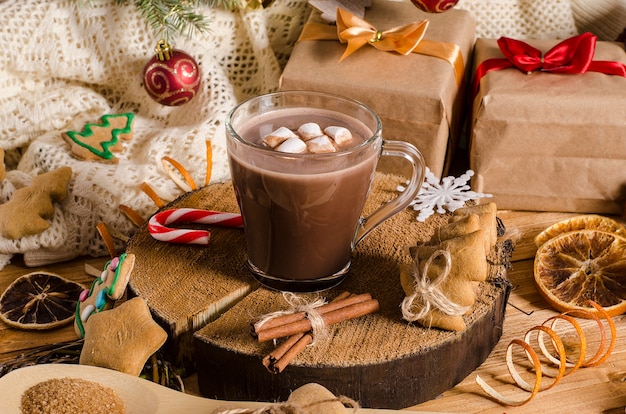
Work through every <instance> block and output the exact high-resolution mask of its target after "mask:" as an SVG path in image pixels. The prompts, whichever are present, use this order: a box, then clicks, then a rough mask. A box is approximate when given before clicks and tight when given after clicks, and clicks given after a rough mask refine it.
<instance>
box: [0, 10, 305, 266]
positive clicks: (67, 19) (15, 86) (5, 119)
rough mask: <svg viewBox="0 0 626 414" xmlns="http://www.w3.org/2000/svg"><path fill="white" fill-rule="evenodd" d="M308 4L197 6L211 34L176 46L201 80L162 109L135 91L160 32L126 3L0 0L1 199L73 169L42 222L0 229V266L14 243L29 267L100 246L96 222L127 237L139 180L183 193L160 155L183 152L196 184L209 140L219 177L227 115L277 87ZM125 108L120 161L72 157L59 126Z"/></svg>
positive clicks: (138, 201)
mask: <svg viewBox="0 0 626 414" xmlns="http://www.w3.org/2000/svg"><path fill="white" fill-rule="evenodd" d="M129 3H132V2H129ZM308 11H309V8H308V6H307V4H306V1H305V0H276V1H275V2H274V3H273V4H272V5H271V6H270V7H268V8H267V9H265V10H259V11H247V12H243V11H242V12H227V11H224V10H216V9H211V8H207V9H205V10H202V13H203V14H204V15H205V16H207V17H208V19H209V21H210V25H211V26H210V27H211V32H210V33H209V35H208V36H204V37H203V36H201V35H196V36H194V38H193V39H185V38H180V39H178V41H177V42H176V44H175V45H172V46H174V47H176V48H178V49H181V50H184V51H186V52H187V53H189V54H190V55H192V56H193V57H195V59H196V60H197V62H198V64H199V65H200V68H201V71H202V85H201V90H200V91H199V94H198V95H197V96H196V97H195V98H194V99H193V100H192V101H191V102H189V103H187V104H185V105H182V106H180V107H167V106H162V105H160V104H158V103H156V102H154V101H152V100H151V98H150V97H149V96H148V95H147V93H146V92H145V91H144V89H143V86H142V80H143V79H142V74H143V67H144V65H145V64H146V62H147V61H148V60H149V59H150V58H151V57H152V56H154V47H155V45H156V42H157V40H158V39H156V38H155V37H154V35H153V33H152V32H151V30H150V29H149V28H148V27H147V24H146V21H145V19H144V18H142V17H141V16H140V14H139V13H138V11H137V10H136V8H134V7H133V6H125V7H122V6H118V5H117V4H116V2H115V1H114V0H98V1H91V2H85V1H78V0H55V1H41V0H20V1H6V2H0V16H2V24H1V25H0V44H1V45H2V48H3V53H4V57H3V59H0V62H1V63H0V137H1V140H0V146H1V147H2V148H4V149H5V150H7V156H6V158H5V164H6V165H7V170H8V173H7V175H6V177H5V179H4V180H2V181H1V182H0V203H4V202H6V201H7V200H8V199H9V198H10V197H11V195H12V194H13V191H15V189H17V188H20V187H23V186H26V185H28V184H29V183H30V180H31V178H32V176H35V175H37V174H41V173H43V172H46V171H51V170H54V169H56V168H58V167H61V166H66V165H68V166H70V167H71V168H72V170H73V178H72V180H71V184H70V189H69V195H68V197H67V198H66V199H65V201H63V202H62V203H61V204H60V205H58V206H57V207H56V212H55V215H54V218H53V220H52V226H51V227H50V228H49V229H48V230H46V231H45V232H43V233H41V234H38V235H35V236H28V237H23V238H21V239H18V240H9V239H4V238H2V237H0V269H1V268H2V267H4V266H5V265H6V264H7V263H9V261H10V259H11V257H12V255H13V254H15V253H24V259H25V262H26V264H27V265H31V266H37V265H41V264H45V263H49V262H58V261H62V260H66V259H70V258H73V257H76V256H78V255H106V254H107V250H106V248H105V245H104V243H103V241H102V239H101V237H100V236H99V235H98V232H97V230H96V225H97V224H98V223H99V222H104V223H105V224H106V225H107V226H108V227H109V228H110V229H111V230H112V231H113V232H119V233H121V234H125V235H131V234H132V233H133V232H134V231H136V227H135V226H134V225H133V224H132V223H131V221H130V220H129V219H128V218H127V217H126V216H125V215H124V214H122V213H121V212H120V210H119V205H120V204H125V205H128V206H131V207H132V208H134V209H136V210H137V211H138V212H139V213H140V214H142V215H143V216H144V217H148V216H149V215H150V214H151V213H153V212H154V211H155V210H156V206H155V204H154V203H153V202H152V201H151V199H150V198H149V197H147V196H146V195H145V194H144V193H143V192H142V191H141V190H140V188H139V186H140V184H141V183H142V182H147V183H148V184H150V185H151V186H152V187H153V188H154V189H155V190H156V192H157V193H158V194H159V196H160V197H161V198H163V199H165V200H172V199H174V198H175V197H177V196H178V195H180V194H181V192H182V190H181V189H179V188H178V187H177V186H176V185H175V184H174V182H173V181H172V180H171V179H170V177H169V175H167V174H166V172H165V171H164V169H163V167H162V166H161V159H162V157H163V156H166V155H167V156H170V157H172V158H173V159H175V160H177V161H179V162H180V163H181V164H182V165H183V166H185V167H186V168H187V169H188V170H189V171H190V172H191V173H192V175H193V177H194V179H195V180H196V182H198V183H199V184H203V183H204V177H205V170H206V164H205V153H206V151H205V140H210V141H211V143H212V147H213V157H214V167H213V175H212V176H213V181H223V180H225V179H227V178H228V174H229V173H228V164H227V162H226V148H225V140H224V132H223V128H224V125H223V123H224V118H225V116H226V113H227V112H228V110H230V109H231V108H232V107H233V106H234V105H235V104H236V103H237V102H238V101H240V100H242V99H244V98H246V97H249V96H252V95H257V94H261V93H265V92H268V91H272V90H275V89H276V88H277V86H278V78H279V76H280V72H281V69H282V67H283V66H284V64H285V63H286V60H287V58H288V56H289V54H290V52H291V48H292V46H293V44H294V42H295V40H296V39H297V36H298V35H299V33H300V30H301V27H302V24H303V22H304V21H305V19H306V17H307V15H308ZM122 112H134V113H135V114H136V115H135V121H134V128H133V135H134V137H133V138H132V140H131V141H130V142H128V143H126V144H125V149H124V150H123V152H121V153H119V154H116V156H117V157H118V158H119V160H120V161H119V164H117V165H106V164H102V163H98V162H86V161H79V160H77V159H75V158H73V157H72V156H71V155H70V153H69V147H68V145H67V144H66V143H65V141H63V139H62V138H61V134H62V133H63V132H65V131H68V130H71V131H80V130H82V128H83V126H84V125H85V124H86V123H89V122H97V121H98V119H99V118H100V117H101V116H102V115H104V114H107V113H122ZM120 243H121V242H120ZM120 247H121V245H120Z"/></svg>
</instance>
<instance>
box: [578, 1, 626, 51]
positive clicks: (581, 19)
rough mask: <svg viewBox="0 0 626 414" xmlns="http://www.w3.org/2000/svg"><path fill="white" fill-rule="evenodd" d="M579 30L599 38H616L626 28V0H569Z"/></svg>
mask: <svg viewBox="0 0 626 414" xmlns="http://www.w3.org/2000/svg"><path fill="white" fill-rule="evenodd" d="M571 2H572V13H573V14H574V19H575V20H576V26H577V27H578V31H579V32H591V33H593V34H595V35H596V36H598V39H599V40H609V41H612V40H616V39H617V36H619V34H620V33H622V30H624V29H626V0H571Z"/></svg>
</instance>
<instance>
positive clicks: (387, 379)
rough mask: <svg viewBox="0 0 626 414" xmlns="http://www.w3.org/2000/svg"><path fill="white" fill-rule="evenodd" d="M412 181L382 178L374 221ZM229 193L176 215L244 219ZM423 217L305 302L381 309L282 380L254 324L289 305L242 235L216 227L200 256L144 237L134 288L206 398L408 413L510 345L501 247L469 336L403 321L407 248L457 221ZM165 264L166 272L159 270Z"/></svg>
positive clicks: (138, 244)
mask: <svg viewBox="0 0 626 414" xmlns="http://www.w3.org/2000/svg"><path fill="white" fill-rule="evenodd" d="M402 181H403V179H402V178H400V177H397V176H393V175H386V174H380V173H379V174H377V176H376V179H375V182H374V186H373V188H372V194H371V195H370V199H369V200H368V205H367V208H366V212H365V213H366V214H367V213H368V212H370V211H372V210H373V209H374V208H376V207H377V206H379V205H380V204H382V203H384V202H385V201H387V200H389V199H391V198H393V197H395V196H396V195H397V190H396V187H397V185H398V184H400V183H401V182H402ZM228 185H229V184H226V185H223V186H210V187H205V188H203V189H200V190H197V191H196V192H194V193H190V194H188V195H186V196H184V197H181V198H180V199H179V200H176V201H174V202H173V203H172V204H171V205H170V206H169V207H168V208H171V207H194V208H210V209H215V210H221V211H236V202H235V199H234V195H233V194H232V189H230V190H229V188H228V187H227V186H228ZM416 214H417V213H416V212H414V211H412V210H405V211H403V212H401V213H400V214H398V215H396V216H394V217H393V218H391V219H390V220H388V221H387V222H385V223H384V224H383V225H382V226H380V227H379V228H378V229H376V230H374V231H373V232H372V233H371V234H370V235H369V236H368V237H366V238H365V239H364V240H363V241H362V242H361V243H360V244H359V245H358V246H357V248H356V250H355V253H354V258H353V262H352V268H351V271H350V273H349V275H348V277H347V278H346V280H345V281H344V282H343V283H342V284H341V285H339V286H338V287H335V288H333V289H330V290H328V291H325V292H322V293H320V294H309V295H307V296H311V297H316V296H317V295H322V296H326V297H328V298H329V299H332V298H333V297H334V296H336V295H337V294H338V293H339V292H341V291H344V290H347V291H350V292H353V293H365V292H368V293H370V294H371V295H372V296H373V297H374V298H375V299H378V301H379V302H380V305H381V308H380V311H379V312H377V313H375V314H372V315H367V316H365V317H361V318H358V319H354V320H350V321H345V322H341V323H339V324H336V325H332V326H330V327H329V337H328V338H327V339H325V340H322V341H319V342H318V343H316V344H315V345H314V346H310V347H308V348H307V349H306V350H305V351H304V352H302V353H301V354H300V355H298V357H297V358H296V359H295V360H294V361H292V363H291V365H290V366H288V367H287V368H286V369H285V370H284V371H283V372H282V373H280V374H271V373H270V372H269V371H267V370H266V368H265V367H264V366H263V365H262V363H261V360H262V358H263V357H264V356H265V355H266V354H268V353H269V352H270V351H271V350H272V349H273V347H274V345H273V344H272V343H271V341H270V342H268V343H257V342H256V341H255V340H254V339H253V338H252V337H251V335H250V333H249V332H250V322H251V321H253V320H254V319H255V318H257V317H259V316H260V315H264V314H266V313H268V312H271V311H275V310H281V309H285V308H287V307H288V305H287V304H286V303H285V300H284V298H283V296H282V293H280V292H277V291H273V290H270V289H267V288H264V287H260V286H259V285H258V284H256V282H255V281H254V279H253V278H252V276H251V275H250V274H249V272H248V270H247V269H246V268H245V265H244V261H245V242H244V239H243V233H242V232H240V231H237V230H233V229H217V228H215V231H214V233H213V235H214V237H213V239H212V241H211V245H210V246H209V247H204V248H202V247H200V248H198V247H196V246H194V247H190V246H173V245H164V244H162V243H157V242H155V241H154V240H150V239H151V236H150V235H149V234H148V235H147V236H146V233H147V230H145V229H142V231H141V232H140V233H139V234H138V235H137V236H135V237H134V238H133V240H132V241H131V243H130V244H129V251H131V252H133V253H134V254H135V255H136V256H137V263H136V265H135V268H136V270H135V272H134V273H133V277H132V279H131V283H130V285H131V288H132V289H133V291H134V292H135V293H136V294H140V295H142V296H144V297H145V298H146V299H147V300H148V303H149V305H150V307H151V309H152V310H153V312H154V313H155V315H157V316H158V317H159V319H160V320H161V321H162V322H164V324H165V325H166V326H167V327H169V332H170V335H171V337H170V343H171V345H172V347H173V348H172V349H174V350H177V351H178V353H179V355H180V354H184V355H185V358H183V359H190V360H191V359H192V356H193V358H194V362H195V364H196V367H197V371H198V382H199V387H200V391H201V393H202V394H203V395H205V396H206V397H209V398H218V399H228V400H258V401H275V400H284V399H286V398H287V397H288V396H289V393H290V392H291V391H292V390H293V389H295V388H297V387H299V386H300V385H303V384H306V383H309V382H318V383H320V384H322V385H324V386H325V387H327V388H328V389H329V390H330V391H331V392H333V393H334V394H335V395H346V396H348V397H350V398H353V399H355V400H358V401H359V403H360V404H361V405H362V406H364V407H372V408H393V409H398V408H404V407H408V406H411V405H415V404H418V403H420V402H423V401H427V400H430V399H432V398H435V397H436V396H437V395H439V394H440V393H442V392H444V391H446V390H448V389H450V388H452V387H453V386H454V385H456V384H457V383H458V382H460V381H461V380H462V379H463V378H465V377H466V376H467V375H468V374H469V373H470V372H471V371H473V370H474V369H475V368H476V367H477V366H478V365H480V364H481V363H482V362H483V361H484V360H485V359H486V358H487V356H488V355H489V353H490V352H491V350H492V349H493V347H494V346H495V344H496V343H497V342H498V340H499V338H500V335H501V332H502V322H503V320H504V311H505V306H506V301H507V298H508V294H509V283H508V281H507V278H506V264H507V263H508V256H507V253H505V252H504V251H503V248H502V246H501V245H498V246H497V248H496V249H495V250H494V251H493V252H492V253H491V254H490V257H489V262H490V266H489V275H488V280H487V281H486V282H482V283H481V284H480V286H479V289H478V291H479V294H478V298H477V302H476V304H475V306H474V307H473V309H472V312H471V313H470V314H468V315H467V316H466V317H465V321H466V324H467V326H468V328H467V330H466V331H464V332H447V331H441V330H438V329H425V328H423V327H420V326H419V325H417V324H409V323H407V322H406V321H404V320H403V319H402V318H401V313H400V303H401V302H402V299H403V298H404V292H403V291H402V288H401V286H400V281H399V277H400V276H399V273H400V271H399V264H400V263H404V262H408V260H409V257H408V253H407V249H406V248H407V247H408V246H411V245H414V244H416V243H417V242H423V241H426V240H428V239H429V238H430V237H431V235H432V234H433V233H434V231H435V229H437V228H438V227H439V226H441V225H442V224H444V223H446V222H447V221H448V216H447V215H435V216H433V217H431V218H430V219H429V220H428V221H427V222H426V223H420V222H417V220H416ZM218 230H219V231H218ZM212 231H213V229H212ZM142 256H146V257H142ZM161 256H164V257H165V259H160V257H161ZM159 260H163V261H164V264H162V265H161V264H158V265H157V263H158V262H159ZM223 298H226V299H223ZM220 315H221V316H220ZM218 316H219V317H218ZM191 321H196V322H195V323H192V322H191ZM199 321H202V322H204V325H203V326H201V325H202V323H200V322H199ZM190 335H193V338H194V340H193V347H192V346H190V343H191V341H189V340H188V339H189V336H190Z"/></svg>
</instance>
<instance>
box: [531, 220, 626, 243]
mask: <svg viewBox="0 0 626 414" xmlns="http://www.w3.org/2000/svg"><path fill="white" fill-rule="evenodd" d="M576 230H600V231H606V232H608V233H615V234H618V235H620V236H626V228H624V226H622V225H621V224H620V223H618V222H617V221H615V220H613V219H612V218H609V217H604V216H600V215H597V214H587V215H582V216H576V217H572V218H569V219H566V220H562V221H559V222H558V223H554V224H553V225H551V226H550V227H548V228H546V229H545V230H544V231H542V232H541V233H539V234H538V235H537V236H536V237H535V246H537V247H541V245H542V244H544V243H545V242H547V241H548V240H550V239H551V238H553V237H556V236H559V235H561V234H564V233H569V232H570V231H576Z"/></svg>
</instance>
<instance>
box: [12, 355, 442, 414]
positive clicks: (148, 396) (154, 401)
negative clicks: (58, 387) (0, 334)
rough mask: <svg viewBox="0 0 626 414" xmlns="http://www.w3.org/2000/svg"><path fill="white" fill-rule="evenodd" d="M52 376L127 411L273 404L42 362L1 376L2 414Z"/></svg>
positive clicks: (15, 411)
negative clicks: (89, 388) (102, 391)
mask: <svg viewBox="0 0 626 414" xmlns="http://www.w3.org/2000/svg"><path fill="white" fill-rule="evenodd" d="M52 378H82V379H84V380H87V381H93V382H97V383H99V384H102V385H104V386H107V387H109V388H111V389H113V390H114V391H115V392H116V393H117V394H118V396H119V397H120V398H121V399H122V400H123V401H124V403H125V405H126V413H127V414H146V413H150V414H165V413H167V414H171V413H185V414H194V413H202V414H211V412H212V411H214V410H216V409H218V408H219V409H226V408H231V409H232V408H251V409H253V408H259V407H266V406H268V405H270V404H269V403H260V402H228V401H219V400H211V399H207V398H201V397H196V396H194V395H189V394H184V393H182V392H178V391H175V390H173V389H171V388H167V387H164V386H161V385H159V384H156V383H154V382H151V381H148V380H145V379H142V378H139V377H134V376H132V375H128V374H124V373H121V372H118V371H113V370H110V369H106V368H99V367H92V366H88V365H77V364H40V365H33V366H29V367H25V368H20V369H17V370H15V371H12V372H10V373H8V374H7V375H5V376H4V377H2V378H0V408H1V410H0V411H2V413H3V414H21V410H20V402H21V398H22V394H23V393H24V392H25V391H26V390H27V389H28V388H30V387H32V386H33V385H35V384H37V383H39V382H42V381H45V380H48V379H52ZM347 411H348V412H349V410H347ZM393 412H397V411H393V410H381V409H360V410H359V413H372V414H385V413H393ZM431 414H433V413H431Z"/></svg>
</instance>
